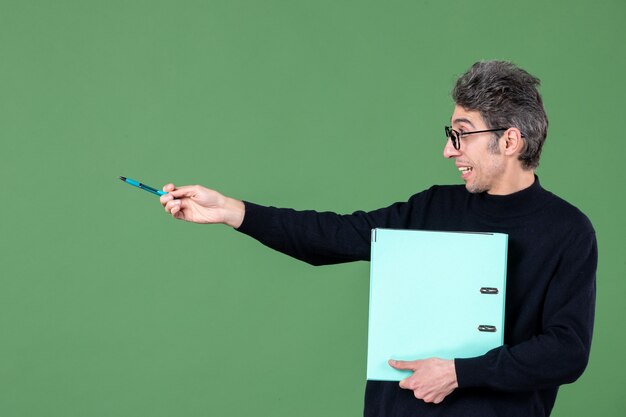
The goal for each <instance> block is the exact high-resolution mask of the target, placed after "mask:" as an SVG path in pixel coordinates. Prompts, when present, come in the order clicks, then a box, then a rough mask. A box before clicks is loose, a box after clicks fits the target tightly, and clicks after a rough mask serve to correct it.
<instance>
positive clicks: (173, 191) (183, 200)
mask: <svg viewBox="0 0 626 417" xmlns="http://www.w3.org/2000/svg"><path fill="white" fill-rule="evenodd" d="M163 191H166V192H167V194H165V195H163V196H161V205H162V206H163V207H165V211H166V212H168V213H170V214H171V215H172V216H174V217H175V218H177V219H180V220H185V221H188V222H193V223H211V224H214V223H224V224H227V225H229V226H232V227H234V228H237V227H239V226H241V223H242V222H243V217H244V214H245V206H244V204H243V202H241V201H239V200H235V199H232V198H229V197H225V196H223V195H222V194H220V193H218V192H217V191H214V190H210V189H208V188H205V187H203V186H201V185H186V186H183V187H178V188H176V187H175V186H174V184H167V185H166V186H164V187H163Z"/></svg>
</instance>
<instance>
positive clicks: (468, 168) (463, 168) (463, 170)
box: [459, 167, 472, 172]
mask: <svg viewBox="0 0 626 417" xmlns="http://www.w3.org/2000/svg"><path fill="white" fill-rule="evenodd" d="M471 170H472V167H459V171H461V172H468V171H471Z"/></svg>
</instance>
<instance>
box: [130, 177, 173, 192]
mask: <svg viewBox="0 0 626 417" xmlns="http://www.w3.org/2000/svg"><path fill="white" fill-rule="evenodd" d="M120 179H121V180H122V181H124V182H125V183H126V184H130V185H132V186H134V187H137V188H141V189H142V190H145V191H147V192H149V193H152V194H156V195H165V194H167V193H166V192H165V191H161V190H157V189H156V188H152V187H150V186H149V185H146V184H142V183H140V182H139V181H135V180H131V179H130V178H126V177H121V176H120Z"/></svg>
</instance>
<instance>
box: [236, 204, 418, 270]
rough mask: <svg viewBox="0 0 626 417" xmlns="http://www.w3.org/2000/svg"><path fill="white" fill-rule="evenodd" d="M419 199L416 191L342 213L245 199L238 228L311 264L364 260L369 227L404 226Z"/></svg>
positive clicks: (368, 257) (407, 223)
mask: <svg viewBox="0 0 626 417" xmlns="http://www.w3.org/2000/svg"><path fill="white" fill-rule="evenodd" d="M422 194H423V193H422ZM421 200H423V196H422V195H421V194H416V195H415V196H413V197H412V198H411V199H410V200H409V201H408V202H400V203H395V204H392V205H391V206H389V207H386V208H382V209H378V210H374V211H370V212H364V211H356V212H354V213H352V214H345V215H341V214H336V213H332V212H317V211H313V210H305V211H298V210H293V209H288V208H276V207H266V206H261V205H258V204H254V203H251V202H247V201H246V202H244V204H245V206H246V214H245V217H244V221H243V223H242V225H241V226H240V227H239V229H238V230H239V231H240V232H242V233H244V234H247V235H249V236H251V237H253V238H255V239H256V240H258V241H259V242H261V243H263V244H264V245H266V246H268V247H270V248H272V249H275V250H277V251H279V252H282V253H285V254H287V255H289V256H292V257H294V258H296V259H299V260H302V261H304V262H307V263H310V264H312V265H329V264H337V263H343V262H351V261H368V260H369V259H370V240H371V230H372V229H373V228H376V227H389V228H408V227H409V225H410V219H411V213H413V212H414V211H415V210H416V206H418V205H419V203H420V202H421Z"/></svg>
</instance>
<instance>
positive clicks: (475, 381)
mask: <svg viewBox="0 0 626 417" xmlns="http://www.w3.org/2000/svg"><path fill="white" fill-rule="evenodd" d="M454 367H455V370H456V381H457V384H458V385H459V388H469V387H484V386H486V385H487V379H488V378H487V368H488V365H487V363H486V359H485V357H484V356H478V357H475V358H463V359H458V358H457V359H455V360H454Z"/></svg>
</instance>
